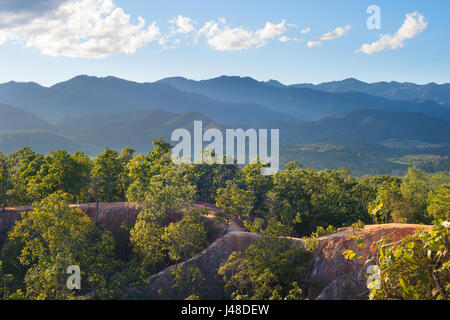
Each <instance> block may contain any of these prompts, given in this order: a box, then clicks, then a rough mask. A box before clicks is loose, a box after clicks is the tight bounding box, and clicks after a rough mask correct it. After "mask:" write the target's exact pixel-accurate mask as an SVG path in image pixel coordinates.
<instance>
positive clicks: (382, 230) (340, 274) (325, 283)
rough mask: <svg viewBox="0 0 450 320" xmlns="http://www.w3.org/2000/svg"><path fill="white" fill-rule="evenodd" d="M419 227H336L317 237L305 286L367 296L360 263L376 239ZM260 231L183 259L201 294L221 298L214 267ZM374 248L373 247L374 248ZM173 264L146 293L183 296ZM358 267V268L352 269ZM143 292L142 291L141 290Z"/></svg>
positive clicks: (319, 295) (314, 292)
mask: <svg viewBox="0 0 450 320" xmlns="http://www.w3.org/2000/svg"><path fill="white" fill-rule="evenodd" d="M418 228H429V226H422V225H411V224H385V225H369V226H366V227H365V228H364V229H363V230H359V231H356V232H353V231H351V230H350V229H349V228H343V229H340V230H338V232H337V233H335V234H332V235H329V236H324V237H321V238H318V239H317V248H316V249H315V250H314V253H313V257H312V259H311V270H310V275H309V278H310V280H312V282H313V283H315V284H316V285H314V286H313V287H311V288H310V290H308V292H309V298H310V299H318V300H341V299H364V298H366V294H367V289H366V277H365V276H364V272H365V271H366V270H365V269H364V268H363V264H364V262H365V261H366V259H368V258H369V257H370V256H371V255H373V253H372V252H371V250H372V251H374V250H373V248H374V246H375V245H376V242H377V241H378V240H380V239H381V238H383V237H388V238H389V239H390V241H392V242H395V241H398V240H400V239H402V238H404V237H405V236H407V235H411V234H414V233H415V231H416V230H417V229H418ZM352 235H356V236H358V237H360V238H362V239H363V240H364V243H365V247H364V248H363V249H358V250H355V240H354V239H353V238H351V237H350V236H352ZM258 237H260V235H257V234H253V233H249V232H230V233H228V234H227V235H226V236H224V237H222V238H220V239H218V240H216V241H215V242H214V243H213V244H212V245H211V246H209V247H208V248H207V249H205V250H204V251H203V252H201V253H199V254H198V255H196V256H194V257H193V258H191V259H189V260H188V261H187V262H186V266H187V267H198V268H199V269H200V270H201V271H202V273H203V275H204V277H205V279H206V285H205V290H204V292H202V296H201V298H206V299H221V298H224V296H225V293H224V289H223V285H224V284H223V282H222V281H221V280H220V279H219V278H218V277H217V270H218V269H219V267H220V265H221V264H222V263H223V262H224V261H226V259H227V258H228V257H229V255H230V254H231V253H232V252H233V251H243V250H245V249H246V248H247V247H248V246H249V245H250V244H252V243H253V241H255V239H258ZM290 239H291V240H292V241H294V242H295V243H296V244H298V245H299V246H304V244H305V241H304V240H303V239H297V238H290ZM347 249H352V250H355V251H357V253H358V256H361V257H362V258H361V259H358V265H357V267H356V269H355V265H354V264H352V263H351V262H349V261H347V260H346V259H345V258H344V256H343V255H342V252H343V251H345V250H347ZM374 252H375V251H374ZM175 267H176V265H174V266H171V267H168V268H167V269H164V270H163V271H161V272H160V273H158V274H156V275H153V276H152V277H150V278H149V285H148V286H147V287H146V288H145V289H144V292H145V294H144V295H147V296H150V297H152V298H157V299H182V298H184V297H180V296H178V294H177V293H176V292H175V291H174V290H173V289H172V281H173V276H172V270H173V269H174V268H175ZM355 270H357V272H355ZM140 293H141V294H142V292H140Z"/></svg>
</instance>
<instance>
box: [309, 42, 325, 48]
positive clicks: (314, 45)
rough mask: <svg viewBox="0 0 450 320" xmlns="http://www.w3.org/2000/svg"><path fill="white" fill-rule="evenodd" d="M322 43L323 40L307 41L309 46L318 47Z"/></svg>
mask: <svg viewBox="0 0 450 320" xmlns="http://www.w3.org/2000/svg"><path fill="white" fill-rule="evenodd" d="M321 44H322V41H308V42H307V43H306V45H307V46H308V48H312V47H317V46H320V45H321Z"/></svg>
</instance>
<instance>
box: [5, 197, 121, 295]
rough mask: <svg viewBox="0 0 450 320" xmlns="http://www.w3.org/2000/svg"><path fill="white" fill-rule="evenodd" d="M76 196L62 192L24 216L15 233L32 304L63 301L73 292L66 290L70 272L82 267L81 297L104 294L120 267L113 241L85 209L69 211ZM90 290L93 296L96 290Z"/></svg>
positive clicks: (15, 228)
mask: <svg viewBox="0 0 450 320" xmlns="http://www.w3.org/2000/svg"><path fill="white" fill-rule="evenodd" d="M70 200H71V197H70V196H69V195H68V194H66V193H62V192H57V193H54V194H52V195H50V196H49V197H47V198H46V199H44V200H43V201H42V202H41V203H40V205H39V206H37V207H36V208H35V209H34V210H33V211H31V212H28V213H24V214H23V217H22V220H20V221H18V222H17V223H16V225H15V226H14V228H13V230H11V231H10V232H9V235H8V236H9V239H10V240H11V241H18V242H19V243H20V244H21V247H22V248H21V250H20V252H21V253H20V256H19V257H17V258H18V259H19V261H20V264H21V265H22V266H24V267H25V268H26V273H25V277H24V283H25V286H26V297H27V298H30V299H64V298H68V297H70V296H71V295H73V293H71V292H69V290H68V289H67V287H66V280H67V277H68V276H67V274H66V269H67V267H68V266H71V265H78V266H79V267H80V269H81V274H82V289H83V288H86V289H85V290H83V291H82V292H84V293H86V292H88V291H86V290H87V288H90V289H91V290H92V289H93V290H94V292H95V290H101V288H102V287H105V286H107V283H108V278H109V277H111V275H112V274H113V271H114V270H115V269H116V267H117V262H116V261H115V260H114V258H113V249H114V240H113V238H112V236H111V234H110V233H108V232H101V231H100V230H99V229H98V228H97V227H96V226H95V224H94V223H93V222H92V221H91V220H90V219H89V218H88V217H87V216H86V215H85V214H84V213H83V212H82V211H81V210H80V209H75V208H71V207H70V206H69V204H70ZM91 290H89V291H91Z"/></svg>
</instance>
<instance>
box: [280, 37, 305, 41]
mask: <svg viewBox="0 0 450 320" xmlns="http://www.w3.org/2000/svg"><path fill="white" fill-rule="evenodd" d="M278 40H280V41H281V42H289V41H294V42H298V41H300V39H299V38H297V37H292V38H291V37H288V36H281V37H279V38H278Z"/></svg>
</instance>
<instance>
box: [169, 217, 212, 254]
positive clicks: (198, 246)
mask: <svg viewBox="0 0 450 320" xmlns="http://www.w3.org/2000/svg"><path fill="white" fill-rule="evenodd" d="M207 213H208V212H207V210H206V209H195V210H192V211H188V212H185V215H184V217H183V219H181V220H180V221H178V222H173V223H170V224H169V225H168V226H166V228H165V231H164V234H163V236H162V240H163V241H164V243H165V249H166V250H167V251H168V253H169V257H170V258H171V259H172V260H174V261H177V262H179V261H181V260H184V261H186V260H187V259H189V258H190V257H192V256H193V255H195V254H196V253H198V252H200V251H201V250H203V249H204V248H205V247H206V244H207V233H206V230H205V225H204V222H203V219H202V217H201V214H207Z"/></svg>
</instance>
